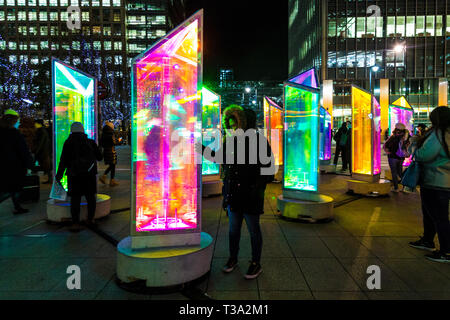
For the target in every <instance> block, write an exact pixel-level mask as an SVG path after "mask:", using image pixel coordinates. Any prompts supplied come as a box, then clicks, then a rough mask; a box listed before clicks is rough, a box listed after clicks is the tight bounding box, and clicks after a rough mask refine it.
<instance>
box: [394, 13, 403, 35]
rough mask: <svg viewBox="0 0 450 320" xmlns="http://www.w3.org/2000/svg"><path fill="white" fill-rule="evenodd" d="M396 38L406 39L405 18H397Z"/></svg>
mask: <svg viewBox="0 0 450 320" xmlns="http://www.w3.org/2000/svg"><path fill="white" fill-rule="evenodd" d="M396 30H397V32H396V36H397V37H404V36H405V17H397V25H396Z"/></svg>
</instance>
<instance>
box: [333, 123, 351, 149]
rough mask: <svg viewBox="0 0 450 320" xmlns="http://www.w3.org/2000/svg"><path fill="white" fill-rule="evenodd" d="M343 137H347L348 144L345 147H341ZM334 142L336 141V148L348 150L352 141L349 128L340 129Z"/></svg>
mask: <svg viewBox="0 0 450 320" xmlns="http://www.w3.org/2000/svg"><path fill="white" fill-rule="evenodd" d="M343 136H346V137H347V140H346V143H345V145H344V146H341V139H342V137H343ZM333 139H334V141H336V148H338V147H340V148H348V147H349V141H350V140H351V131H350V130H349V129H348V128H347V127H342V126H341V127H340V128H339V130H338V131H337V132H336V134H335V135H334V137H333Z"/></svg>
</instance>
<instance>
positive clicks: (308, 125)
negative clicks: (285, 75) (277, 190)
mask: <svg viewBox="0 0 450 320" xmlns="http://www.w3.org/2000/svg"><path fill="white" fill-rule="evenodd" d="M319 99H320V93H319V92H318V91H316V90H314V89H312V88H311V89H307V88H306V87H302V86H294V85H292V84H285V86H284V112H285V113H284V123H285V131H284V179H283V187H284V188H285V189H289V190H299V191H313V192H316V191H317V190H318V173H319V168H318V166H319Z"/></svg>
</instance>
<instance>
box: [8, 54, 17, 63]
mask: <svg viewBox="0 0 450 320" xmlns="http://www.w3.org/2000/svg"><path fill="white" fill-rule="evenodd" d="M9 62H11V63H16V62H17V56H9Z"/></svg>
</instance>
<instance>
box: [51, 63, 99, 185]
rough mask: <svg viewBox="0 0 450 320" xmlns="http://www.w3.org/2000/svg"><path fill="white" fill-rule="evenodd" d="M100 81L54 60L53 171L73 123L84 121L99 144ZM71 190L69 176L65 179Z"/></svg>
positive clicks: (63, 181) (85, 127)
mask: <svg viewBox="0 0 450 320" xmlns="http://www.w3.org/2000/svg"><path fill="white" fill-rule="evenodd" d="M96 87H97V83H96V79H95V78H94V77H92V76H89V75H87V74H85V73H83V72H81V71H78V70H76V69H75V68H73V67H71V66H69V65H66V64H64V63H62V62H60V61H58V60H56V59H52V95H53V130H54V131H53V168H54V170H55V171H56V170H57V168H58V165H59V159H60V158H61V152H62V148H63V145H64V142H65V141H66V140H67V138H68V137H69V135H70V126H71V125H72V123H73V122H81V123H82V124H83V126H84V130H85V133H86V134H87V136H88V138H90V139H93V140H95V141H97V125H96V123H97V99H96ZM61 183H62V185H63V186H64V188H65V189H66V190H67V177H66V176H64V177H63V179H62V180H61Z"/></svg>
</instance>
